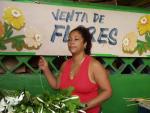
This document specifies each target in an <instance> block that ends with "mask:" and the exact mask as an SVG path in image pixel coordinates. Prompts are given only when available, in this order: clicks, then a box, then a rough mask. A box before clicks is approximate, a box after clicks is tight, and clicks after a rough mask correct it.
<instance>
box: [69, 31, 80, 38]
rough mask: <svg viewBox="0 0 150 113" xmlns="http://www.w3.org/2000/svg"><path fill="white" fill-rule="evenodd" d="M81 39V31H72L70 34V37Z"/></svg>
mask: <svg viewBox="0 0 150 113" xmlns="http://www.w3.org/2000/svg"><path fill="white" fill-rule="evenodd" d="M72 36H73V37H77V36H78V37H81V33H80V32H79V31H72V32H71V33H70V34H69V37H72Z"/></svg>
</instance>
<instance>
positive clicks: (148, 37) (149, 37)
mask: <svg viewBox="0 0 150 113" xmlns="http://www.w3.org/2000/svg"><path fill="white" fill-rule="evenodd" d="M145 40H146V41H147V42H148V43H150V32H147V33H146V34H145Z"/></svg>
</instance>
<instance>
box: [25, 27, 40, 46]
mask: <svg viewBox="0 0 150 113" xmlns="http://www.w3.org/2000/svg"><path fill="white" fill-rule="evenodd" d="M24 32H25V38H24V42H25V45H26V46H27V47H28V48H35V49H37V48H38V47H40V46H41V45H42V40H41V35H40V34H39V33H38V32H37V30H36V29H35V28H32V27H27V28H25V29H24Z"/></svg>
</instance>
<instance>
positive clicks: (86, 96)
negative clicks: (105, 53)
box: [60, 56, 100, 113]
mask: <svg viewBox="0 0 150 113" xmlns="http://www.w3.org/2000/svg"><path fill="white" fill-rule="evenodd" d="M90 61H91V57H90V56H86V57H85V59H84V61H83V62H82V63H81V64H80V68H79V70H78V72H77V73H76V75H75V76H74V79H72V80H71V79H70V71H71V65H72V63H73V62H72V59H69V60H67V61H66V62H65V66H64V70H63V72H62V75H61V77H60V89H65V88H69V87H74V91H73V92H72V95H78V96H79V97H80V101H81V103H86V102H88V101H90V100H92V99H93V98H95V97H96V96H98V89H99V87H98V85H97V84H94V83H92V82H91V81H90V80H89V76H88V68H89V63H90ZM99 112H100V106H99V105H97V106H95V107H93V108H91V109H88V110H87V111H86V113H99Z"/></svg>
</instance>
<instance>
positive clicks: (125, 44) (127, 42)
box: [123, 38, 129, 46]
mask: <svg viewBox="0 0 150 113" xmlns="http://www.w3.org/2000/svg"><path fill="white" fill-rule="evenodd" d="M123 45H124V46H128V45H129V39H127V38H125V39H124V40H123Z"/></svg>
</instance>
